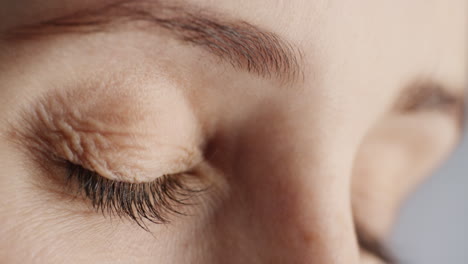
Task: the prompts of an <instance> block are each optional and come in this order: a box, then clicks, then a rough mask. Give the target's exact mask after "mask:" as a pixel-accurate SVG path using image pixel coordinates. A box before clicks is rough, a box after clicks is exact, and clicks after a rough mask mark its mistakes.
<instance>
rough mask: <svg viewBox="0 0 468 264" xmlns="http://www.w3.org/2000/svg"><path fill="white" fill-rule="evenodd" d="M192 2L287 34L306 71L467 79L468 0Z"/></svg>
mask: <svg viewBox="0 0 468 264" xmlns="http://www.w3.org/2000/svg"><path fill="white" fill-rule="evenodd" d="M189 2H191V3H194V4H197V5H200V6H216V9H220V10H223V11H224V12H228V13H230V14H233V16H235V17H239V18H241V19H245V20H247V21H250V22H252V23H255V24H258V25H261V26H262V27H264V28H266V29H268V30H271V31H273V32H276V33H278V34H279V35H281V36H285V37H286V38H288V39H289V40H291V42H293V43H295V44H297V45H299V46H300V47H301V49H302V50H304V52H305V55H306V57H307V61H308V62H309V64H310V69H309V71H317V70H320V68H322V69H323V71H324V72H328V71H333V72H336V71H337V70H338V71H342V73H343V74H346V73H349V74H350V75H353V76H355V77H356V78H359V79H361V80H362V78H366V79H369V78H374V79H375V80H379V81H380V82H384V81H385V80H387V79H393V80H394V81H395V79H396V78H397V79H398V81H403V82H404V81H406V78H408V79H410V78H414V77H415V75H416V76H418V75H431V76H432V77H433V78H435V79H440V80H441V81H443V82H445V83H447V84H448V85H449V86H452V87H454V88H455V89H461V88H463V87H465V86H466V77H465V76H466V70H467V69H466V63H465V60H464V59H463V58H466V56H467V47H468V43H467V37H466V32H468V31H467V21H466V17H467V10H468V2H466V1H464V0H454V1H445V0H430V1H422V0H418V1H405V0H397V1H370V0H363V1H328V0H323V1H307V0H296V1H279V0H274V1H272V0H254V1H252V0H241V1H232V0H216V1H212V0H190V1H189ZM214 2H216V4H215V3H214ZM316 64H319V65H316ZM328 67H329V68H330V69H327V68H328ZM310 74H312V73H310ZM315 74H317V73H315ZM324 78H325V77H324ZM348 81H349V80H348ZM389 86H392V87H393V86H400V85H398V84H397V83H392V84H389Z"/></svg>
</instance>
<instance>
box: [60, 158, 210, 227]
mask: <svg viewBox="0 0 468 264" xmlns="http://www.w3.org/2000/svg"><path fill="white" fill-rule="evenodd" d="M64 164H65V166H66V168H67V181H66V182H67V185H68V187H69V188H70V189H71V190H72V191H75V193H76V195H77V196H83V197H85V198H86V199H88V200H89V201H90V202H91V204H92V207H93V208H94V209H95V210H96V211H98V212H101V213H102V214H104V215H109V216H118V217H119V218H122V217H126V218H129V219H131V220H133V221H134V222H135V223H137V224H138V225H139V226H140V227H142V228H143V229H145V230H146V231H148V227H147V225H146V224H145V220H148V221H149V222H152V223H156V224H165V223H168V222H169V221H170V216H171V215H174V214H176V215H184V211H183V209H182V208H181V207H182V206H187V205H192V204H194V198H195V197H196V196H197V195H198V194H199V193H200V192H201V191H203V189H196V188H193V187H190V186H189V185H190V184H188V181H189V179H187V178H188V177H187V175H186V174H183V173H181V174H174V175H164V176H162V177H159V178H157V179H156V180H154V181H152V182H143V183H130V182H119V181H114V180H110V179H107V178H104V177H102V176H100V175H98V174H97V173H96V172H93V171H91V170H88V169H85V168H83V167H82V166H80V165H78V164H74V163H71V162H64Z"/></svg>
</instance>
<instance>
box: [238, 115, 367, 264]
mask: <svg viewBox="0 0 468 264" xmlns="http://www.w3.org/2000/svg"><path fill="white" fill-rule="evenodd" d="M260 125H261V124H260ZM302 131H311V130H310V129H305V128H304V129H301V127H300V126H297V127H296V126H295V125H293V124H281V125H270V126H265V125H264V126H260V127H259V124H258V123H257V124H256V126H255V127H252V129H251V130H249V132H248V133H246V134H245V135H243V136H242V137H241V139H240V142H239V143H238V145H239V146H242V147H240V148H239V150H238V153H237V155H236V156H237V162H236V163H235V165H234V168H235V170H234V171H233V178H232V186H233V189H234V193H235V195H234V196H235V201H236V202H238V203H240V204H241V205H242V206H240V207H237V208H238V209H237V210H238V211H241V212H242V213H241V215H242V216H239V215H238V216H236V217H243V219H242V220H241V222H242V223H244V226H243V228H242V229H243V230H247V231H246V232H248V234H247V235H246V236H247V237H248V238H249V239H250V241H255V242H254V243H253V244H252V248H256V250H258V252H262V256H261V258H262V259H265V261H266V260H268V261H266V262H264V263H326V264H328V263H330V264H331V263H337V264H339V263H346V264H352V263H357V259H358V250H357V249H356V243H355V237H354V228H353V221H352V212H351V209H350V208H351V206H350V204H351V203H350V198H349V197H350V194H349V182H350V173H351V168H350V166H345V165H343V164H347V162H346V161H345V160H344V159H346V158H347V157H345V156H346V155H340V154H336V153H335V151H330V150H329V149H327V148H332V149H333V144H334V143H333V142H330V144H328V143H327V142H326V140H321V141H318V140H317V139H319V138H321V139H323V137H321V136H320V135H310V134H307V133H303V132H302ZM262 263H263V262H262Z"/></svg>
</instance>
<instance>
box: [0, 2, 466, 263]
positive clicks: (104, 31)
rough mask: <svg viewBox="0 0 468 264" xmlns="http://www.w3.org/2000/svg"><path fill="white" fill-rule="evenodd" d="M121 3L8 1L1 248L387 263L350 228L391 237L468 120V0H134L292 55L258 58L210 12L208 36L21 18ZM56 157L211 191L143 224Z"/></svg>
mask: <svg viewBox="0 0 468 264" xmlns="http://www.w3.org/2000/svg"><path fill="white" fill-rule="evenodd" d="M113 2H115V1H105V2H100V3H95V2H94V1H75V0H66V1H55V0H52V1H42V2H35V1H30V0H23V1H3V2H2V4H1V6H0V7H1V8H0V10H2V13H0V14H1V16H0V17H1V20H0V21H1V22H2V23H0V24H1V26H0V36H1V38H0V39H1V40H0V124H1V125H0V237H1V238H2V239H1V240H0V262H1V263H143V264H146V263H330V264H331V263H334V264H335V263H336V264H341V263H343V264H354V263H364V264H370V263H383V260H379V259H378V256H374V255H375V252H369V251H373V250H372V249H368V248H366V246H364V245H363V243H362V242H361V243H358V242H357V241H358V240H362V236H363V234H366V235H368V236H370V237H372V238H373V239H376V240H385V239H386V237H387V236H388V233H389V232H390V230H391V226H392V223H393V221H394V219H395V216H396V215H397V211H398V207H399V206H400V204H401V202H402V201H404V199H405V198H406V197H407V195H408V194H409V193H410V192H411V191H412V190H413V189H414V188H415V187H416V186H417V185H418V184H419V183H420V182H421V181H422V180H424V178H425V177H427V176H428V175H429V174H430V172H431V171H432V170H433V169H434V168H435V167H436V166H438V165H439V164H440V162H441V161H442V160H443V159H444V158H445V157H446V156H447V154H448V153H450V151H451V150H452V149H453V147H454V146H455V145H456V143H457V142H458V140H459V137H460V135H461V125H460V120H461V119H462V117H461V116H462V110H461V108H462V105H463V97H464V96H463V94H464V88H465V87H466V85H467V80H466V77H465V75H466V72H467V70H468V69H467V67H466V64H465V60H464V59H463V58H466V56H467V55H468V54H467V48H466V47H467V46H468V43H467V38H466V34H465V33H466V32H467V30H466V29H467V28H466V26H467V23H466V17H467V13H466V10H468V6H467V2H466V1H464V0H453V1H446V0H431V1H423V0H415V1H406V0H398V1H370V0H362V1H306V0H304V1H302V0H295V1H276V0H275V1H273V0H254V1H253V0H245V1H243V0H242V1H232V0H217V1H210V0H181V1H178V2H177V3H175V2H172V1H171V2H170V3H169V2H167V1H151V0H149V1H145V4H146V6H145V7H144V8H142V9H141V8H140V9H138V7H137V6H138V5H135V6H133V5H130V6H132V7H135V8H136V9H137V10H145V11H148V13H151V14H152V15H154V17H158V18H160V17H163V18H164V19H174V18H177V17H178V18H180V17H185V16H186V15H187V14H190V16H193V17H196V18H200V17H203V18H205V17H206V18H207V19H209V20H210V21H214V22H216V23H219V24H222V25H229V26H230V27H232V28H233V30H234V31H235V33H236V34H237V33H239V32H241V33H239V34H246V33H245V32H246V31H247V32H251V31H252V32H253V34H252V35H253V36H257V34H261V33H265V34H267V35H268V36H270V34H271V36H275V38H276V39H277V40H278V43H279V44H280V46H281V47H287V48H285V49H280V51H283V52H284V53H285V56H284V57H281V56H280V58H279V59H278V57H276V60H275V61H276V62H278V61H281V62H284V59H285V58H289V59H290V60H288V62H289V63H284V64H281V65H282V66H274V65H272V66H268V65H270V64H271V62H272V61H270V62H269V63H268V62H265V61H264V60H265V57H263V58H257V57H253V58H254V59H253V63H254V65H256V64H255V63H258V64H259V65H260V66H259V67H258V68H255V67H253V68H252V67H251V68H250V69H249V68H248V63H247V61H248V60H247V59H246V58H247V57H245V53H241V55H239V54H237V55H234V56H233V57H230V58H228V57H227V56H226V54H228V53H229V52H232V50H231V49H233V47H236V46H235V45H231V46H228V47H227V46H223V48H224V50H227V52H228V53H222V50H221V49H214V50H213V49H210V48H209V47H213V46H214V47H217V46H216V45H220V44H219V43H220V42H221V41H224V40H225V39H226V38H227V39H229V37H226V36H225V35H216V34H217V33H216V30H219V28H215V29H213V30H214V31H215V33H213V32H212V31H208V32H209V33H210V34H211V35H209V36H213V34H214V36H215V37H211V38H208V40H207V42H209V43H210V44H213V45H212V46H206V45H205V46H203V45H201V44H200V43H198V44H197V43H194V42H195V41H194V40H192V41H191V42H190V41H187V39H186V38H187V36H188V37H193V34H195V33H193V32H194V31H190V30H189V31H188V33H187V32H186V31H183V30H186V29H183V30H182V29H181V28H182V27H179V25H180V24H183V23H179V22H180V20H177V22H178V23H172V22H171V23H172V24H169V25H170V26H167V25H168V24H165V25H166V26H161V22H160V21H159V22H157V23H160V24H159V25H152V24H151V23H153V22H154V21H153V22H148V21H147V20H145V19H143V20H141V19H140V20H138V19H137V20H132V19H128V20H125V21H120V22H118V23H101V25H99V26H98V27H97V28H98V30H85V31H79V32H76V31H75V32H73V30H71V31H72V32H70V30H68V31H67V30H65V32H64V31H63V28H64V27H57V26H55V25H53V26H50V25H49V26H48V27H47V28H46V29H45V30H43V29H38V28H36V27H33V26H29V25H37V24H38V23H40V22H43V21H54V19H56V18H58V17H67V15H70V14H73V13H74V12H76V11H78V10H83V9H86V10H96V9H99V8H101V10H109V9H102V7H103V6H106V5H107V4H112V3H113ZM137 2H139V1H137ZM26 6H27V7H28V8H25V7H26ZM119 8H120V7H119V6H118V5H117V8H116V9H115V10H121V9H119ZM112 10H113V9H112ZM119 12H120V11H119ZM119 12H113V11H112V12H107V14H104V15H103V14H97V13H93V16H92V17H91V18H90V17H84V18H83V16H81V17H79V21H80V22H82V21H89V20H90V19H91V20H93V19H94V18H95V16H96V17H99V15H101V17H102V16H106V17H108V16H109V14H115V13H119ZM101 13H106V11H102V12H101ZM119 14H120V13H119ZM111 16H112V15H111ZM111 20H118V18H116V17H115V16H112V18H111ZM93 21H95V20H93ZM196 21H198V20H196ZM243 22H246V23H248V24H249V26H248V27H246V26H245V25H246V24H242V23H243ZM192 24H193V23H192ZM192 24H190V25H192ZM209 25H211V24H209ZM234 25H244V26H234ZM72 27H73V26H72ZM202 27H203V28H207V26H206V24H203V25H202ZM25 28H26V29H25ZM65 28H68V26H67V27H65ZM73 29H75V28H73ZM93 29H94V28H93ZM12 32H13V33H12ZM15 32H16V33H15ZM18 32H19V33H18ZM38 32H39V33H38ZM50 32H53V33H50ZM229 32H231V31H229ZM34 34H35V35H34ZM236 34H231V35H229V36H231V37H232V36H236ZM33 35H34V36H33ZM31 36H33V37H31ZM197 36H198V35H197ZM219 36H221V37H220V38H218V37H219ZM203 37H204V38H203V40H206V36H203ZM184 38H185V39H184ZM243 39H244V40H245V38H243ZM229 43H230V44H233V43H231V42H229ZM262 43H263V44H265V41H263V42H262ZM215 44H216V45H215ZM236 45H239V43H237V44H236ZM207 47H208V48H207ZM275 47H276V48H278V47H277V46H275ZM275 47H273V48H275ZM267 48H268V52H267V54H272V50H271V49H272V47H271V45H270V46H268V47H267ZM233 50H234V49H233ZM259 50H260V49H255V48H251V49H249V50H248V52H252V51H257V54H258V51H259ZM215 51H218V54H216V52H215ZM220 51H221V54H220V53H219V52H220ZM229 54H230V53H229ZM242 54H244V55H242ZM249 54H250V53H249ZM263 54H265V53H263ZM275 54H276V53H275ZM281 54H282V53H281ZM239 56H240V59H239V58H238V57H239ZM242 56H244V57H242ZM260 57H261V56H260ZM285 65H286V66H285ZM57 160H60V162H68V163H73V164H76V165H79V166H81V167H83V168H85V169H87V170H90V171H94V172H95V173H96V175H97V176H98V177H100V178H104V179H107V180H109V181H118V182H126V183H134V184H140V185H141V184H144V183H152V182H155V181H157V180H158V179H159V180H161V178H162V177H163V175H169V177H184V178H183V181H185V180H186V181H188V182H190V184H192V185H194V186H196V187H197V188H198V189H206V190H204V191H201V192H200V193H198V194H197V195H196V197H192V198H193V205H187V206H185V205H184V206H180V205H178V207H177V208H178V210H179V211H182V212H184V213H185V215H176V214H171V215H169V217H168V218H169V219H170V221H169V222H168V223H164V224H155V223H151V222H150V221H148V220H143V223H144V224H143V226H144V227H146V229H147V230H145V228H141V227H140V226H138V225H137V224H136V223H135V222H134V221H132V220H131V219H129V218H128V217H123V218H119V217H117V216H112V215H110V214H109V213H104V214H103V213H102V212H100V211H96V210H95V209H93V206H92V201H91V200H90V199H89V197H86V196H85V195H84V194H83V193H78V194H77V192H76V190H78V189H76V190H75V192H74V191H73V190H74V189H73V188H77V186H76V184H75V185H71V186H69V185H66V184H65V180H64V178H65V177H66V175H67V171H66V170H65V169H64V168H63V166H60V165H57V164H58V163H59V164H60V162H57ZM181 174H184V175H185V176H181ZM187 175H188V176H187ZM186 178H187V179H186ZM208 186H209V188H206V187H208ZM192 198H191V199H192ZM356 227H358V228H359V232H358V233H359V234H358V235H357V232H356ZM357 236H361V238H358V237H357ZM5 238H6V239H5Z"/></svg>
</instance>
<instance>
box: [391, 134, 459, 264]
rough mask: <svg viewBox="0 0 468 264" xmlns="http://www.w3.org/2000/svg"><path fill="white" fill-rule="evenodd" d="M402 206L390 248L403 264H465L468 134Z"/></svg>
mask: <svg viewBox="0 0 468 264" xmlns="http://www.w3.org/2000/svg"><path fill="white" fill-rule="evenodd" d="M465 134H466V136H465V138H464V141H463V142H462V145H461V146H460V147H459V148H458V149H457V150H456V151H455V153H454V154H453V156H452V157H451V159H450V160H448V162H446V163H445V164H444V165H443V166H442V167H441V168H440V169H439V170H438V171H437V172H436V174H435V175H434V176H433V177H432V178H430V179H429V180H428V181H427V182H426V183H425V184H424V185H422V186H421V187H420V188H419V189H418V191H417V192H416V193H415V194H414V195H413V196H412V197H411V198H410V199H409V200H408V202H407V203H406V204H405V205H404V206H403V208H402V211H401V216H400V218H399V221H398V222H397V225H396V229H395V231H394V234H393V236H392V238H391V241H390V243H391V245H392V247H393V249H394V250H395V252H397V253H398V254H399V256H401V261H402V263H403V264H468V133H465Z"/></svg>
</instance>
